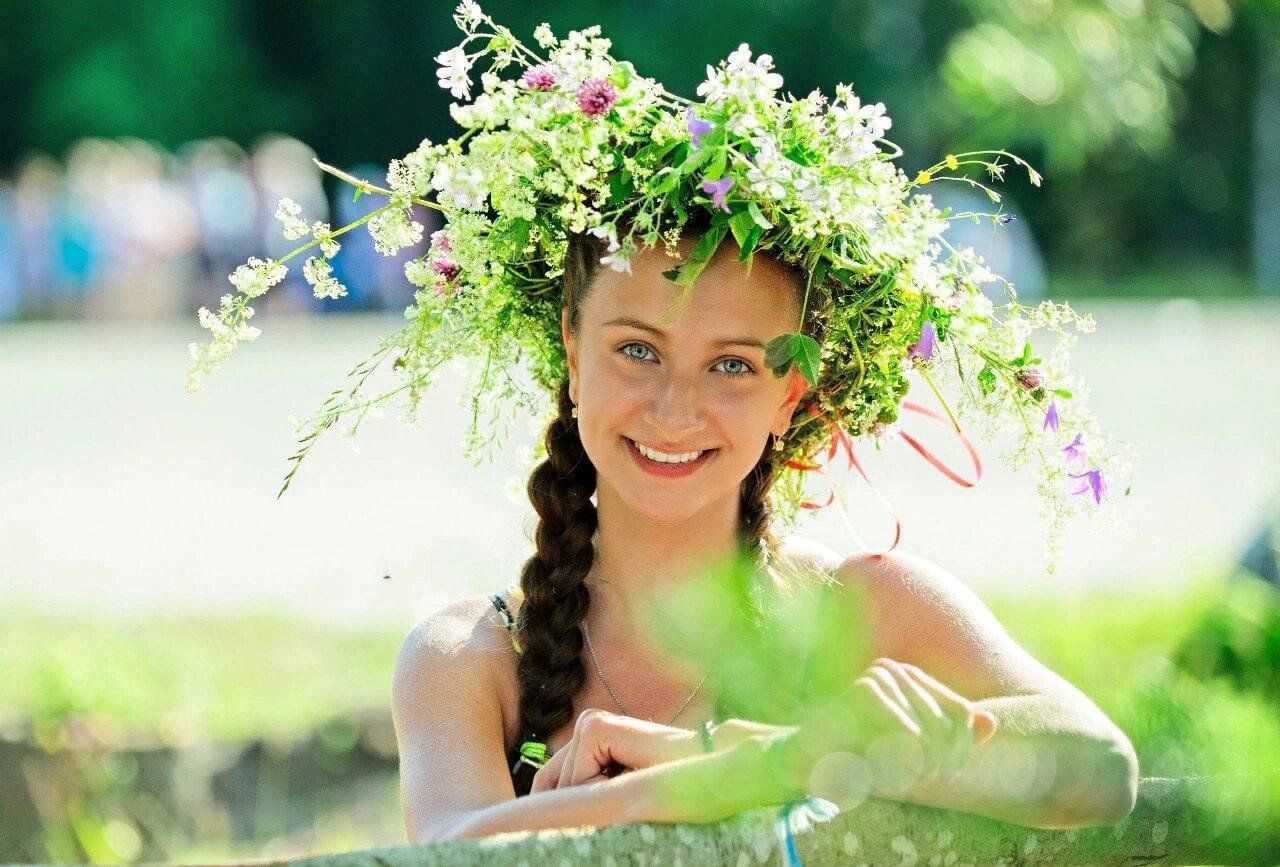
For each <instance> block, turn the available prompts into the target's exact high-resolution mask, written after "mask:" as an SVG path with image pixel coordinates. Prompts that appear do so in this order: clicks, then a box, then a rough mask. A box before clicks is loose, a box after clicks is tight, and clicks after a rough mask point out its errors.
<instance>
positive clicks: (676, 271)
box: [662, 223, 729, 286]
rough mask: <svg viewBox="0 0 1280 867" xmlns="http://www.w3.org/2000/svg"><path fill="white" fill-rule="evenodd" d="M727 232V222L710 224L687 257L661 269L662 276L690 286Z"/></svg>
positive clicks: (677, 283) (678, 283) (679, 284)
mask: <svg viewBox="0 0 1280 867" xmlns="http://www.w3.org/2000/svg"><path fill="white" fill-rule="evenodd" d="M728 233H729V226H728V224H727V223H721V224H719V225H712V226H711V228H709V229H707V231H705V232H703V234H702V237H701V238H699V239H698V243H696V244H694V245H693V250H692V251H691V252H690V253H689V258H688V259H685V260H684V262H682V263H681V264H680V265H679V266H678V267H676V268H673V269H671V270H669V271H663V272H662V274H663V276H664V277H666V278H667V279H669V280H671V282H673V283H675V284H676V285H677V286H692V285H693V281H694V280H696V279H698V275H699V274H701V273H702V271H703V269H705V268H706V267H707V263H708V262H710V261H711V257H712V256H714V255H715V252H716V248H717V247H719V246H720V242H721V241H722V240H724V236H725V235H727V234H728ZM673 275H674V276H673Z"/></svg>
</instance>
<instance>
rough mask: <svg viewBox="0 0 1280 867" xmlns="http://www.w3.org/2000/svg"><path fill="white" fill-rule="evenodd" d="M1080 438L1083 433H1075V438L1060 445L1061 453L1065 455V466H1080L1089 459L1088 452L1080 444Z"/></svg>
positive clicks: (1081, 438)
mask: <svg viewBox="0 0 1280 867" xmlns="http://www.w3.org/2000/svg"><path fill="white" fill-rule="evenodd" d="M1082 440H1083V434H1079V433H1077V434H1076V438H1075V439H1073V440H1072V441H1071V442H1069V443H1067V444H1066V445H1065V446H1063V447H1062V454H1063V455H1065V456H1066V462H1067V466H1069V467H1070V466H1076V467H1081V466H1084V464H1085V462H1086V461H1087V460H1089V455H1088V453H1087V452H1086V451H1085V450H1084V447H1083V446H1082V445H1081V441H1082Z"/></svg>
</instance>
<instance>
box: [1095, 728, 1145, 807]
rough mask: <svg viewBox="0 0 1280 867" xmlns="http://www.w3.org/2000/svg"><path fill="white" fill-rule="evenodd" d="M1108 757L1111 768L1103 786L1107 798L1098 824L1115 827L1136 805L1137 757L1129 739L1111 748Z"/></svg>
mask: <svg viewBox="0 0 1280 867" xmlns="http://www.w3.org/2000/svg"><path fill="white" fill-rule="evenodd" d="M1108 757H1109V759H1110V763H1111V765H1112V766H1113V769H1112V771H1111V772H1110V773H1109V775H1108V777H1107V779H1108V781H1109V782H1108V785H1106V786H1105V791H1106V792H1107V793H1108V795H1109V797H1108V798H1107V800H1106V802H1105V804H1104V805H1103V806H1104V809H1103V810H1102V811H1101V813H1102V815H1101V819H1100V821H1099V823H1098V824H1102V825H1115V824H1117V823H1119V822H1123V821H1124V820H1125V819H1127V818H1129V814H1130V813H1132V812H1133V808H1134V807H1135V806H1136V805H1137V803H1138V777H1139V771H1138V755H1137V753H1136V752H1134V749H1133V744H1131V743H1129V739H1128V738H1124V739H1123V741H1122V742H1120V743H1118V744H1116V745H1115V746H1114V747H1113V748H1112V750H1111V752H1109V753H1108Z"/></svg>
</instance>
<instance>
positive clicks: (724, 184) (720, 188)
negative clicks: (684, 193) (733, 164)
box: [702, 178, 733, 213]
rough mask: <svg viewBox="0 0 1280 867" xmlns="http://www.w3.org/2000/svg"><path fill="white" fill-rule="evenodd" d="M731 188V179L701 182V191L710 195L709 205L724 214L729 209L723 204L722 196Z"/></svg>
mask: <svg viewBox="0 0 1280 867" xmlns="http://www.w3.org/2000/svg"><path fill="white" fill-rule="evenodd" d="M732 186H733V178H721V179H720V180H718V181H703V182H702V191H703V192H704V193H710V194H711V204H712V205H714V206H715V207H717V208H720V209H721V210H723V211H725V213H729V211H730V208H729V206H728V205H726V204H725V203H724V194H725V193H727V192H729V188H730V187H732Z"/></svg>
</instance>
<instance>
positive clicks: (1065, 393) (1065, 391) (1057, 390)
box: [1053, 388, 1071, 397]
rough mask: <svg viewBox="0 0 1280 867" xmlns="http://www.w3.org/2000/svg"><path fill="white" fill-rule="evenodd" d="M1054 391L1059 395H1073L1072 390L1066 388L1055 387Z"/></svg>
mask: <svg viewBox="0 0 1280 867" xmlns="http://www.w3.org/2000/svg"><path fill="white" fill-rule="evenodd" d="M1053 393H1054V394H1056V395H1058V397H1071V392H1069V391H1067V390H1066V389H1065V388H1055V389H1054V390H1053Z"/></svg>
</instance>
